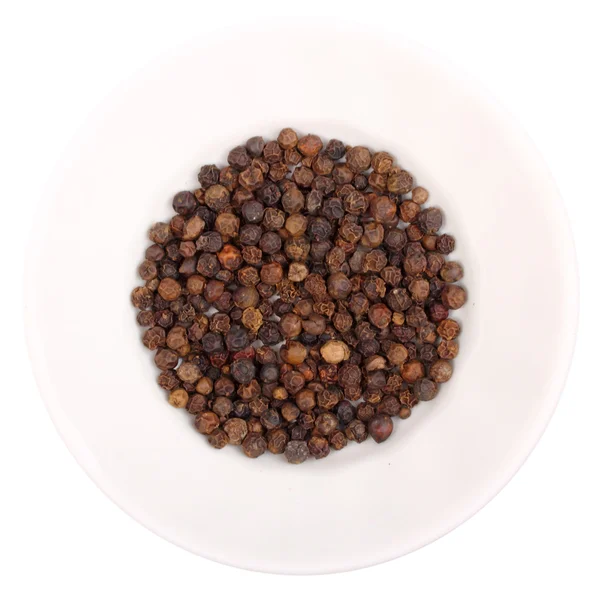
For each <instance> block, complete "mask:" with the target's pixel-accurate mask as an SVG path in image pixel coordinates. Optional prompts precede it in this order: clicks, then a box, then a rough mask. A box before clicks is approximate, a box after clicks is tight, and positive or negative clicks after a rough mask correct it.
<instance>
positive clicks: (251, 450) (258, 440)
mask: <svg viewBox="0 0 600 592" xmlns="http://www.w3.org/2000/svg"><path fill="white" fill-rule="evenodd" d="M259 425H260V424H259ZM242 450H243V452H244V454H245V455H246V456H247V457H248V458H258V457H259V456H261V455H262V454H264V453H265V451H266V450H267V441H266V440H265V439H264V438H263V436H262V435H261V434H260V433H258V432H251V433H249V434H248V435H247V436H246V437H245V438H244V441H243V442H242Z"/></svg>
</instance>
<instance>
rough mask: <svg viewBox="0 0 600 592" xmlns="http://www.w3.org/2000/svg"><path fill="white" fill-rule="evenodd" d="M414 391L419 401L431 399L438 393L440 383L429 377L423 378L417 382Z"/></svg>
mask: <svg viewBox="0 0 600 592" xmlns="http://www.w3.org/2000/svg"><path fill="white" fill-rule="evenodd" d="M413 392H414V393H415V395H416V396H417V397H418V398H419V401H431V399H433V398H434V397H435V396H436V395H437V393H438V385H437V384H436V383H435V382H433V381H432V380H429V379H427V378H421V379H419V380H417V382H415V386H414V388H413Z"/></svg>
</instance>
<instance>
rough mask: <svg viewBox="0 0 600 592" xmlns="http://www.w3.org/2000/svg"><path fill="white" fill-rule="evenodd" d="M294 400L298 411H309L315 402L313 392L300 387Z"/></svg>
mask: <svg viewBox="0 0 600 592" xmlns="http://www.w3.org/2000/svg"><path fill="white" fill-rule="evenodd" d="M295 401H296V406H297V407H298V409H299V410H300V411H310V410H311V409H313V408H314V407H315V405H316V404H317V400H316V396H315V393H314V391H312V390H310V389H302V390H301V391H300V392H298V393H297V394H296V397H295Z"/></svg>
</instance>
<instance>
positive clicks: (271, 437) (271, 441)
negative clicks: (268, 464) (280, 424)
mask: <svg viewBox="0 0 600 592" xmlns="http://www.w3.org/2000/svg"><path fill="white" fill-rule="evenodd" d="M289 441H290V437H289V436H288V434H287V432H286V431H285V430H284V429H282V428H278V429H275V430H271V431H270V432H267V449H268V450H269V452H271V453H272V454H283V452H284V450H285V447H286V446H287V443H288V442H289Z"/></svg>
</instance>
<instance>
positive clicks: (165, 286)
mask: <svg viewBox="0 0 600 592" xmlns="http://www.w3.org/2000/svg"><path fill="white" fill-rule="evenodd" d="M158 293H159V294H160V296H161V298H163V299H164V300H166V301H168V302H172V301H173V300H177V298H179V296H180V295H181V284H180V283H179V282H178V281H177V280H174V279H172V278H165V279H163V280H161V282H160V284H159V285H158Z"/></svg>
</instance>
